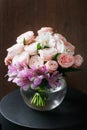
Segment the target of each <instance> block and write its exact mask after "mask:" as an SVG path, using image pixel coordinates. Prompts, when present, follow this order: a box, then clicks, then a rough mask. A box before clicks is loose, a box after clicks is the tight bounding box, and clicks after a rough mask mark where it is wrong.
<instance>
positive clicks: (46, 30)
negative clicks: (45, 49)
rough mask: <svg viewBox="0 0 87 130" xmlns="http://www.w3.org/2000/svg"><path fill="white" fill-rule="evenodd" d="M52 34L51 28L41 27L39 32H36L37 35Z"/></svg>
mask: <svg viewBox="0 0 87 130" xmlns="http://www.w3.org/2000/svg"><path fill="white" fill-rule="evenodd" d="M47 32H49V33H53V28H51V27H42V28H41V29H40V30H38V32H37V33H38V35H40V34H42V33H47Z"/></svg>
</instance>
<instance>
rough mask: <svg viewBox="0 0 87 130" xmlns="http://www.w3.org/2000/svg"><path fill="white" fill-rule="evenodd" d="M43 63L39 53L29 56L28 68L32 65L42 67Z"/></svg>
mask: <svg viewBox="0 0 87 130" xmlns="http://www.w3.org/2000/svg"><path fill="white" fill-rule="evenodd" d="M43 64H44V62H43V60H42V59H41V57H40V56H39V55H34V56H31V58H30V60H29V67H30V68H33V67H35V68H39V67H42V66H43Z"/></svg>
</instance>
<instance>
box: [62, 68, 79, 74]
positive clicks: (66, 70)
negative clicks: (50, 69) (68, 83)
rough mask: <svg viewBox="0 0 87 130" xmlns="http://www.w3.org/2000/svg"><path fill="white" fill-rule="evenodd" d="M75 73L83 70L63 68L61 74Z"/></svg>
mask: <svg viewBox="0 0 87 130" xmlns="http://www.w3.org/2000/svg"><path fill="white" fill-rule="evenodd" d="M75 71H81V69H79V68H72V67H69V68H62V69H61V72H63V73H66V72H75Z"/></svg>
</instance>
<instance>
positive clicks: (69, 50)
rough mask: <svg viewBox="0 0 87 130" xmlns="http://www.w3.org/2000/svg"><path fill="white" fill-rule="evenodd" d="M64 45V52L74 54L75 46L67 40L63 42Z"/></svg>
mask: <svg viewBox="0 0 87 130" xmlns="http://www.w3.org/2000/svg"><path fill="white" fill-rule="evenodd" d="M64 44H65V46H66V52H67V53H69V54H71V55H74V53H75V46H74V45H72V44H71V43H69V42H64Z"/></svg>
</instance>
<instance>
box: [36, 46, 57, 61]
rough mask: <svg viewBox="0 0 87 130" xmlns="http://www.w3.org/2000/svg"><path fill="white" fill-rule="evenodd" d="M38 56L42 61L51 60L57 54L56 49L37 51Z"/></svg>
mask: <svg viewBox="0 0 87 130" xmlns="http://www.w3.org/2000/svg"><path fill="white" fill-rule="evenodd" d="M38 53H39V54H40V57H41V58H42V59H43V60H44V61H48V60H52V58H53V56H54V55H55V54H57V49H56V48H46V49H43V50H39V52H38Z"/></svg>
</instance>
